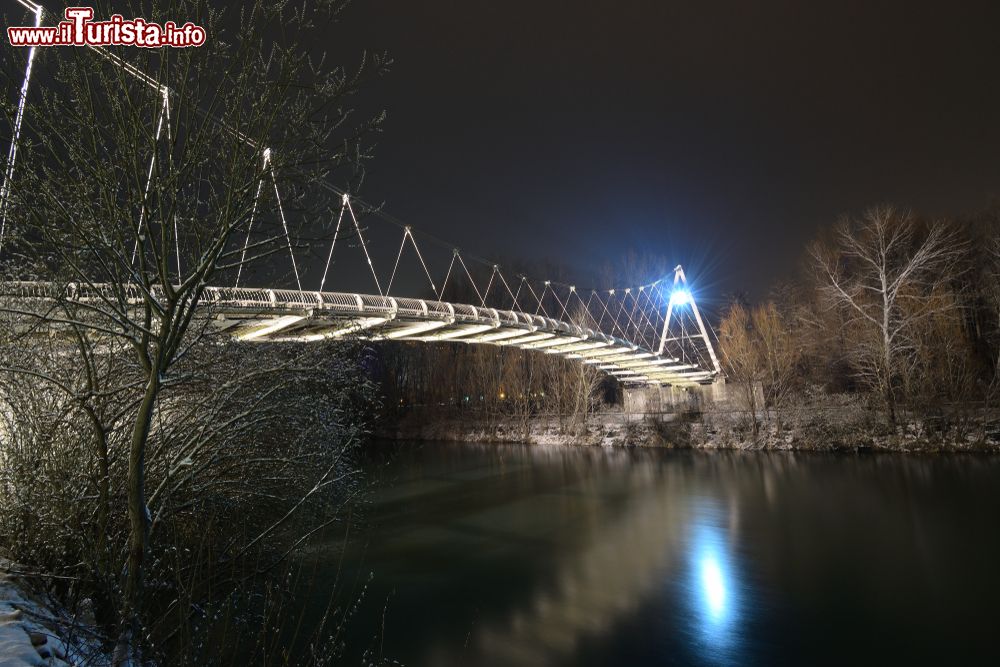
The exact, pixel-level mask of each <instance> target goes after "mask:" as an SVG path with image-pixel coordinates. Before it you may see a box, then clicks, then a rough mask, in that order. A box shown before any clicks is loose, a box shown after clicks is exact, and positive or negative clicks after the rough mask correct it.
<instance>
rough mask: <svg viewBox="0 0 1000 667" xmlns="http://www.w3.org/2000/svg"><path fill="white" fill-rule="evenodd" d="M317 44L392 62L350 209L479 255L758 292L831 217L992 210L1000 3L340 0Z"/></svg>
mask: <svg viewBox="0 0 1000 667" xmlns="http://www.w3.org/2000/svg"><path fill="white" fill-rule="evenodd" d="M336 39H337V40H339V44H338V48H337V51H341V50H342V49H353V50H354V51H355V52H356V51H358V50H360V49H361V48H363V47H366V48H369V49H372V50H387V51H389V52H390V54H391V55H392V57H393V58H394V61H395V64H394V66H393V69H392V72H391V73H390V74H389V75H388V76H387V77H386V78H385V79H384V80H382V81H381V82H379V83H378V84H377V85H374V86H373V87H371V88H370V89H369V90H368V91H367V92H366V99H367V100H368V102H370V103H374V104H377V105H380V106H384V107H385V108H386V109H387V111H388V121H387V123H386V125H385V131H384V133H383V134H382V135H381V136H380V137H379V138H378V147H377V151H376V159H375V161H374V162H373V163H372V164H371V165H370V170H369V174H368V179H367V181H366V183H365V187H364V191H363V192H362V195H363V196H364V198H366V199H367V200H369V201H384V202H385V205H386V210H387V211H389V212H391V213H393V214H394V215H396V216H397V217H399V218H401V219H402V220H404V221H406V222H407V223H410V224H412V225H414V226H415V227H417V228H419V229H423V230H426V231H428V232H431V233H434V234H437V235H438V236H441V237H444V238H446V239H448V240H454V242H455V243H457V244H459V245H460V246H461V247H463V248H467V249H468V250H469V251H470V252H475V253H478V254H480V255H485V256H488V257H527V258H532V259H538V258H547V257H551V258H554V259H556V260H558V261H560V262H562V263H571V264H573V265H575V266H580V267H587V266H593V265H595V264H597V263H600V262H603V261H605V260H607V259H614V258H617V257H618V256H620V255H623V254H624V253H626V252H628V251H629V250H636V251H640V252H642V251H648V252H654V253H658V254H663V255H668V256H670V257H671V258H673V259H672V261H677V262H681V263H684V264H685V265H686V266H688V267H689V273H692V274H694V277H695V278H696V279H700V280H701V281H702V282H703V283H705V284H706V285H708V284H711V289H712V290H713V291H715V292H717V293H718V294H720V295H721V294H724V293H731V292H733V291H736V290H744V291H747V292H748V293H750V294H751V295H752V296H762V295H763V294H764V293H766V290H767V288H768V287H769V286H770V285H771V284H772V283H773V282H774V281H775V280H777V279H783V278H791V277H794V275H795V269H796V267H797V265H798V263H799V262H800V260H801V257H802V253H803V248H804V245H805V243H806V242H807V241H808V240H809V239H810V238H811V237H812V236H813V235H814V234H815V232H816V229H817V228H818V227H819V226H821V225H824V224H828V223H831V222H833V221H835V220H836V219H837V218H838V217H839V216H841V215H842V214H844V213H856V212H859V211H860V210H862V209H863V208H864V207H866V206H868V205H872V204H877V203H894V204H897V205H899V206H901V207H904V208H910V209H913V210H914V211H915V212H919V213H924V214H929V215H934V216H938V215H951V214H962V213H969V212H974V211H976V210H979V209H982V208H985V207H986V206H987V205H989V203H990V201H991V198H994V197H997V196H998V195H1000V3H987V2H983V3H970V2H963V3H956V2H952V3H946V2H936V3H930V2H913V1H910V2H877V3H876V2H746V1H745V0H744V1H742V2H657V1H651V0H649V1H641V2H640V1H638V0H623V1H617V2H597V1H594V0H576V1H574V2H555V1H548V2H540V1H535V2H523V1H507V2H499V1H496V0H494V1H488V0H453V1H443V0H421V1H419V2H416V1H411V0H370V1H367V2H365V1H362V0H358V1H357V2H356V3H355V4H354V5H353V6H352V7H351V8H350V9H349V10H348V12H347V14H346V16H345V17H344V22H343V24H342V25H341V26H339V29H338V34H337V35H336ZM344 40H346V42H345V41H344Z"/></svg>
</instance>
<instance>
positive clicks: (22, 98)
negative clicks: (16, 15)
mask: <svg viewBox="0 0 1000 667" xmlns="http://www.w3.org/2000/svg"><path fill="white" fill-rule="evenodd" d="M19 1H20V2H21V5H22V6H24V7H26V8H27V9H29V10H31V11H33V12H34V13H35V27H36V28H38V27H40V26H41V25H42V6H41V5H36V4H34V3H27V2H23V1H22V0H19ZM36 49H37V47H35V46H32V47H31V48H30V49H28V62H27V64H26V65H25V67H24V81H23V82H22V83H21V90H20V92H19V93H18V96H17V113H16V114H15V116H14V132H13V135H12V136H11V141H10V151H9V152H8V153H7V170H6V171H5V173H4V177H3V185H2V186H0V252H2V251H3V241H4V236H5V234H6V232H7V200H8V198H9V197H10V186H11V181H12V180H13V178H14V163H15V162H16V161H17V145H18V143H19V142H20V140H21V124H22V123H23V122H24V109H25V107H26V106H27V104H28V87H29V86H30V85H31V69H32V65H33V64H34V62H35V50H36Z"/></svg>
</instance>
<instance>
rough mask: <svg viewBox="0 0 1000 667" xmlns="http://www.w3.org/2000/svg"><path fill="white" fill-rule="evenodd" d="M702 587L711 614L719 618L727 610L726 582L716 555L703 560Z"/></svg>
mask: <svg viewBox="0 0 1000 667" xmlns="http://www.w3.org/2000/svg"><path fill="white" fill-rule="evenodd" d="M701 585H702V589H703V590H704V593H705V602H706V605H707V607H708V611H709V613H710V614H711V615H712V616H713V617H714V618H718V617H719V616H722V614H723V612H725V610H726V582H725V579H724V578H723V576H722V569H721V568H720V567H719V561H718V560H716V558H715V556H714V555H706V556H704V557H702V559H701Z"/></svg>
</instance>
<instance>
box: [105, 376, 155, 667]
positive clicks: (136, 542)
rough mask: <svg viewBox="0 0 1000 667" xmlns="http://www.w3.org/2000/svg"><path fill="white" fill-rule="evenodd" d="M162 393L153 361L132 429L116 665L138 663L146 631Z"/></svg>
mask: <svg viewBox="0 0 1000 667" xmlns="http://www.w3.org/2000/svg"><path fill="white" fill-rule="evenodd" d="M159 393H160V371H159V367H158V365H157V364H156V363H154V364H153V366H152V368H151V370H150V373H149V381H148V382H147V383H146V391H145V394H144V395H143V398H142V403H141V404H140V405H139V411H138V412H137V413H136V417H135V426H134V428H133V430H132V445H131V449H130V450H129V463H128V518H129V554H128V572H127V577H126V580H125V600H124V602H125V604H124V608H123V613H122V618H121V631H120V634H119V636H118V643H117V645H116V646H115V653H114V664H115V666H116V667H121V666H123V665H131V664H133V663H137V662H138V661H137V660H136V659H135V652H136V645H137V643H138V641H139V638H140V636H141V632H142V620H141V618H140V613H141V604H142V588H143V569H142V568H143V561H144V560H145V557H146V546H147V545H146V541H147V536H148V532H149V515H148V512H147V509H146V493H145V483H146V470H145V467H146V440H147V439H148V438H149V430H150V425H151V424H152V420H153V411H154V410H155V407H156V399H157V397H158V396H159Z"/></svg>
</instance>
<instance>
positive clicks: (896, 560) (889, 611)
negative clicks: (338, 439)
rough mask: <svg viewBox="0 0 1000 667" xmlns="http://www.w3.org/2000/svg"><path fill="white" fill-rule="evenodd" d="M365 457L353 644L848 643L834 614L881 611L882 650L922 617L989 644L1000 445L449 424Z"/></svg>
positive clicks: (783, 647)
mask: <svg viewBox="0 0 1000 667" xmlns="http://www.w3.org/2000/svg"><path fill="white" fill-rule="evenodd" d="M368 467H369V471H370V473H371V474H372V475H373V476H374V477H375V478H377V479H378V480H379V482H380V485H381V486H380V490H379V492H378V493H377V494H376V495H375V497H374V498H373V500H372V506H371V511H370V513H369V515H368V517H367V521H368V523H369V526H368V528H367V531H366V533H365V537H364V539H363V540H362V541H361V542H360V543H358V544H357V546H358V551H357V552H356V553H351V554H348V558H347V559H345V562H347V563H357V562H358V561H360V560H361V559H362V558H363V560H364V574H367V572H368V571H369V570H370V571H372V572H374V575H375V580H374V582H373V584H372V592H371V594H370V596H369V599H368V600H367V601H366V602H365V605H363V608H362V610H361V611H360V612H359V613H358V614H357V615H356V621H355V624H354V631H353V634H352V636H351V637H350V638H349V642H348V645H349V647H350V648H349V651H352V652H354V653H356V654H360V653H361V652H363V651H364V650H365V648H367V647H370V646H372V645H373V643H374V644H375V645H377V646H379V649H380V651H384V655H386V656H388V657H391V658H392V659H394V660H398V661H399V662H401V663H403V664H407V665H418V666H419V665H434V666H439V665H440V666H448V665H482V666H486V667H489V666H491V665H523V666H525V667H532V666H535V665H537V666H542V665H607V664H629V665H633V664H634V665H640V664H641V665H650V664H679V665H687V664H693V665H726V664H776V663H793V664H848V663H850V662H852V660H853V657H854V656H855V655H856V653H855V649H856V648H857V647H856V646H854V647H852V646H850V645H848V644H844V645H843V646H840V645H839V644H836V643H834V644H831V643H830V636H829V628H830V627H836V628H837V635H836V636H848V635H850V636H853V637H866V636H869V635H870V632H869V629H870V628H872V627H876V626H877V627H878V628H879V632H880V633H882V634H881V635H880V637H881V636H882V635H886V636H889V637H893V636H895V637H896V640H895V641H894V643H886V644H885V646H892V651H891V652H890V653H888V654H885V653H884V652H885V651H886V649H885V648H884V646H883V644H882V643H873V644H871V645H868V646H865V651H866V652H865V655H866V656H868V657H869V658H870V659H871V660H872V661H875V660H876V659H877V658H882V659H888V661H889V662H898V661H901V660H904V659H906V660H908V661H909V662H910V663H911V664H918V663H920V662H922V661H927V660H930V658H931V657H932V656H933V655H934V654H933V651H932V650H931V648H932V647H928V646H926V645H920V644H919V642H916V643H914V640H913V639H910V637H912V636H913V635H914V632H915V630H919V629H920V628H923V629H925V630H926V629H928V628H933V629H934V633H930V632H928V633H926V635H920V634H917V637H918V638H919V637H922V636H927V637H936V638H939V639H938V640H939V641H942V640H943V639H942V638H948V637H952V638H953V641H952V642H951V646H952V647H956V646H957V647H960V649H961V650H966V651H968V650H973V649H975V650H976V651H979V653H978V654H976V653H974V655H979V656H981V655H982V648H983V646H982V645H975V644H974V642H972V641H971V640H970V639H969V632H968V631H969V629H970V628H978V627H981V626H983V625H984V623H985V621H984V619H989V618H991V617H992V616H991V614H992V609H993V605H992V600H994V599H996V598H997V597H1000V578H998V577H997V576H996V575H995V562H996V559H997V558H998V557H1000V545H998V540H997V538H996V534H995V533H991V532H989V531H982V530H978V532H977V530H975V529H976V528H979V527H981V524H982V525H992V523H991V522H992V521H993V520H995V517H996V516H1000V500H998V494H997V493H996V492H995V489H996V488H997V483H998V482H1000V466H998V465H997V464H996V462H995V461H993V460H987V459H983V460H974V459H967V460H966V461H965V462H964V463H955V462H954V461H953V460H950V459H942V460H937V461H931V460H926V459H925V460H919V459H898V458H894V459H891V460H885V459H881V458H867V459H865V458H851V457H841V458H836V457H804V456H801V455H787V456H786V455H755V454H754V455H738V454H725V453H711V454H702V453H693V452H664V451H649V450H626V449H612V450H605V449H596V448H594V449H588V448H562V447H541V446H532V447H505V446H494V445H489V446H482V447H475V446H470V445H453V446H449V445H434V446H403V447H399V446H393V447H390V448H388V449H386V450H375V451H373V452H372V460H371V461H370V462H369V466H368ZM942 489H945V490H944V491H942ZM959 509H961V511H959ZM977 513H978V514H977ZM984 517H988V520H987V519H984ZM977 535H978V537H977ZM316 557H317V558H318V559H320V561H322V559H323V558H329V560H330V562H331V568H330V569H331V571H334V570H335V568H334V567H333V565H332V564H334V563H338V564H339V558H337V557H336V551H335V550H334V548H333V545H331V546H330V548H329V549H327V550H323V549H318V550H317V552H316ZM319 567H320V569H321V570H322V565H321V564H320V566H319ZM314 588H315V589H316V592H317V595H316V598H315V600H314V602H315V604H316V605H317V607H319V606H320V605H321V604H322V605H325V603H326V601H327V598H326V597H324V596H323V593H324V591H323V587H322V586H315V587H314ZM390 594H391V602H390V604H389V605H388V606H385V600H386V599H387V598H388V597H389V595H390ZM980 598H981V599H980ZM942 609H948V610H951V611H949V613H948V614H942V613H941V611H940V610H942ZM956 610H957V611H956ZM963 611H964V612H965V613H963ZM365 618H367V619H369V620H370V621H371V622H369V623H367V624H366V623H365V622H364V619H365ZM374 627H378V628H379V631H378V633H373V631H372V628H374ZM383 628H384V630H383ZM893 633H897V634H896V635H893ZM984 633H985V630H984ZM373 634H374V639H373ZM973 636H975V635H973ZM984 636H986V635H985V634H984ZM901 638H906V641H905V642H904V641H903V640H902V639H901ZM817 646H821V647H822V649H821V650H819V651H817V650H816V647H817ZM911 646H912V647H915V648H914V650H907V649H908V648H910V647H911ZM383 647H384V648H383ZM970 647H972V648H970ZM838 648H840V650H839V652H838ZM987 648H992V645H991V644H989V645H987ZM952 650H955V649H954V648H953V649H952ZM880 651H881V653H880ZM349 657H350V656H349ZM952 657H954V656H952Z"/></svg>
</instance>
